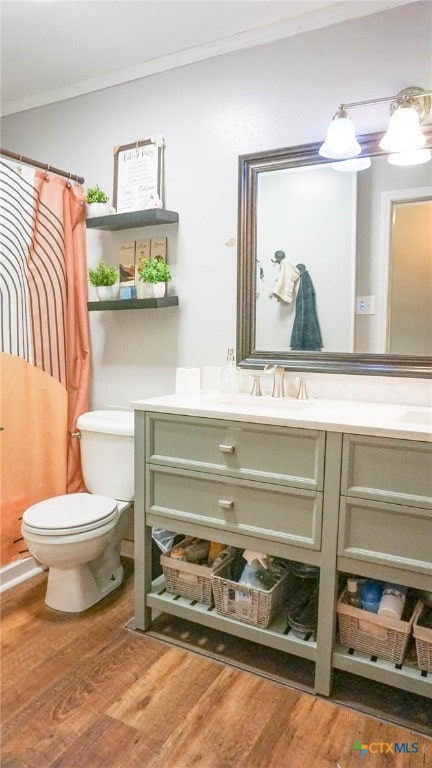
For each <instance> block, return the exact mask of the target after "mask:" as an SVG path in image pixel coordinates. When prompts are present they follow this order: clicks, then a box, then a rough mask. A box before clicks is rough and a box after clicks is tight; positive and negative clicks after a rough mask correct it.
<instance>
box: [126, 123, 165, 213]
mask: <svg viewBox="0 0 432 768" xmlns="http://www.w3.org/2000/svg"><path fill="white" fill-rule="evenodd" d="M163 148H164V140H163V138H162V136H154V137H152V138H151V139H143V140H142V141H135V142H132V143H131V144H123V145H120V146H116V147H114V184H113V207H114V208H115V209H116V212H117V213H127V212H130V211H140V210H146V209H149V208H163V200H162V197H163V189H162V186H163Z"/></svg>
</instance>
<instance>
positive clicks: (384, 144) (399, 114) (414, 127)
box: [379, 106, 426, 152]
mask: <svg viewBox="0 0 432 768" xmlns="http://www.w3.org/2000/svg"><path fill="white" fill-rule="evenodd" d="M425 144H426V137H425V135H424V134H423V133H422V131H421V129H420V118H419V115H418V113H417V111H416V109H415V108H414V107H407V106H405V107H404V106H402V107H399V109H397V110H396V111H395V112H393V114H392V116H391V118H390V122H389V126H388V129H387V133H385V134H384V136H383V137H382V139H381V141H380V143H379V145H380V148H381V149H384V150H385V151H386V152H409V151H411V150H413V149H421V148H422V147H424V145H425Z"/></svg>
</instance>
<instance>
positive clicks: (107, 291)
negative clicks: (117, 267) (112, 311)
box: [96, 283, 120, 301]
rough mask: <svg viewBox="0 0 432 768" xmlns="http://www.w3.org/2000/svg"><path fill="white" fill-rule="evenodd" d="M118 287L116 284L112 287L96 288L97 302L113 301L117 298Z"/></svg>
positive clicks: (100, 286)
mask: <svg viewBox="0 0 432 768" xmlns="http://www.w3.org/2000/svg"><path fill="white" fill-rule="evenodd" d="M119 290H120V286H119V284H118V283H114V285H99V286H97V288H96V295H97V297H98V299H99V301H114V300H115V299H118V297H119Z"/></svg>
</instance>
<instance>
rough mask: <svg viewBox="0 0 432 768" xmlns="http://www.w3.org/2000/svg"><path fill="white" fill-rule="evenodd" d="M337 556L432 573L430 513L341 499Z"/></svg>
mask: <svg viewBox="0 0 432 768" xmlns="http://www.w3.org/2000/svg"><path fill="white" fill-rule="evenodd" d="M338 555H340V556H343V557H350V558H354V559H356V560H367V561H369V562H372V563H379V564H381V565H390V566H395V567H396V568H404V569H405V570H410V571H414V572H417V573H430V574H431V576H432V512H431V511H429V510H427V509H421V508H417V509H415V508H414V507H409V506H402V505H401V504H383V503H380V502H373V501H359V500H358V499H354V498H350V497H348V498H346V499H345V498H342V499H341V509H340V516H339V537H338ZM431 589H432V580H431Z"/></svg>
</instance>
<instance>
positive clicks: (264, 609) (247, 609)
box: [212, 565, 288, 629]
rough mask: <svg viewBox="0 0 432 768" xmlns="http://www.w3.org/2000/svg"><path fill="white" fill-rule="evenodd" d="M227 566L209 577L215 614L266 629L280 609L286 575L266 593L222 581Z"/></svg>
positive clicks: (234, 582) (284, 592) (284, 594)
mask: <svg viewBox="0 0 432 768" xmlns="http://www.w3.org/2000/svg"><path fill="white" fill-rule="evenodd" d="M226 575H227V567H226V565H224V566H222V568H220V569H219V570H218V571H215V573H213V574H212V586H213V593H214V599H215V606H216V611H217V613H220V614H221V616H228V617H229V618H231V619H237V620H238V621H242V622H244V623H245V624H253V625H254V626H255V627H259V628H260V629H266V627H268V625H269V624H270V623H271V621H272V620H273V619H274V617H275V616H276V614H277V613H279V611H280V610H281V608H282V606H283V604H284V602H285V598H286V596H287V586H288V573H286V574H284V575H283V576H282V578H281V579H279V581H277V582H276V584H275V585H274V586H273V587H272V588H271V589H268V590H265V589H255V588H253V587H247V586H246V585H245V584H239V583H238V582H237V581H231V580H230V579H227V578H225V576H226Z"/></svg>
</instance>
